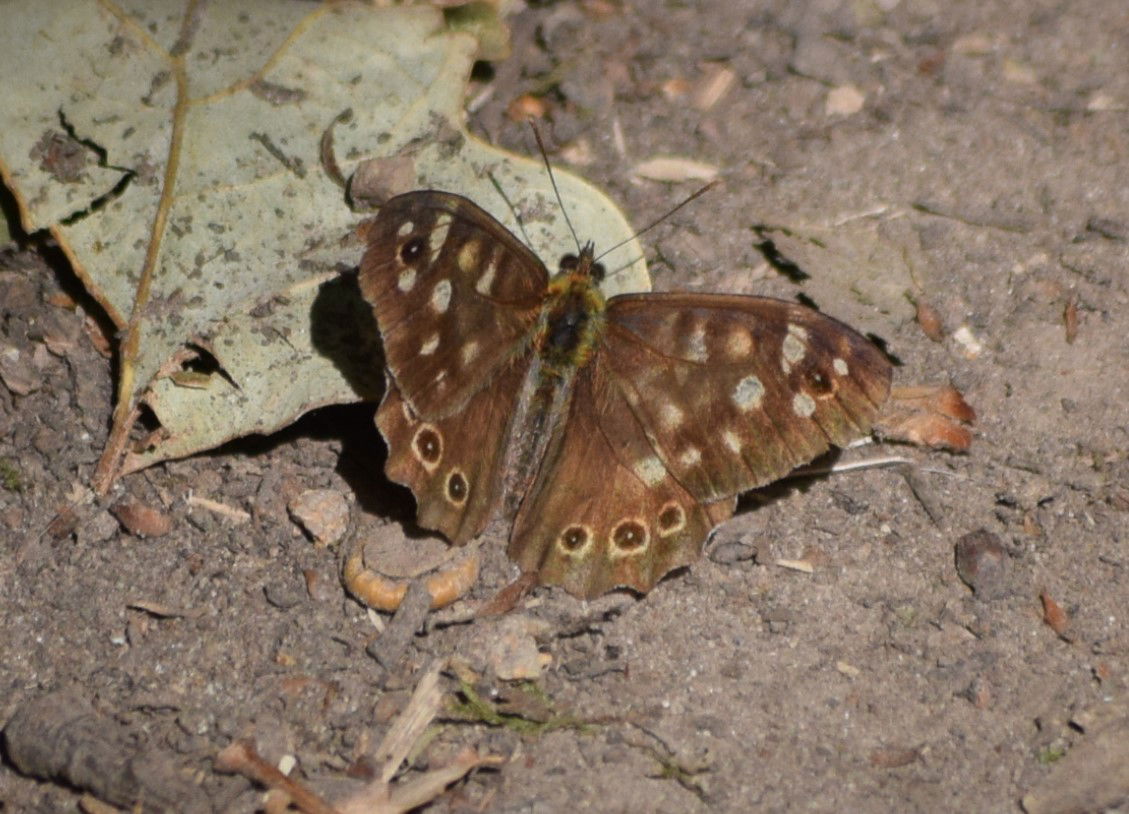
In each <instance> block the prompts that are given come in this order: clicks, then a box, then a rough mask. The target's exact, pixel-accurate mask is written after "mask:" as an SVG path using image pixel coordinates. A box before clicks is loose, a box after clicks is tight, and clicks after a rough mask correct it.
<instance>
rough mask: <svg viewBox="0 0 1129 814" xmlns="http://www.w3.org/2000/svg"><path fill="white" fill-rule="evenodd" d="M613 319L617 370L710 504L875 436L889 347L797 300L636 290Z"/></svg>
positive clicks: (612, 360) (607, 342)
mask: <svg viewBox="0 0 1129 814" xmlns="http://www.w3.org/2000/svg"><path fill="white" fill-rule="evenodd" d="M607 315H608V328H607V333H606V335H605V337H604V347H605V351H606V352H605V353H604V354H602V359H603V360H604V363H605V364H606V365H607V368H608V371H607V372H608V375H609V376H610V377H611V378H612V379H613V380H614V382H615V384H616V386H617V387H618V389H619V391H620V393H622V395H623V398H624V399H625V400H626V401H627V403H628V404H629V405H630V407H631V412H632V414H633V415H634V416H635V418H636V420H637V421H638V422H639V423H640V424H641V425H642V427H643V428H644V431H645V432H646V435H647V438H648V440H649V441H650V443H651V445H652V447H653V449H654V451H655V453H656V454H657V455H658V457H659V458H660V459H662V461H663V463H664V464H665V465H666V467H667V468H668V470H669V471H670V472H671V474H672V475H673V476H674V477H675V478H676V479H677V480H678V481H679V482H680V483H682V484H683V485H684V486H685V487H686V489H687V490H688V491H689V492H690V493H691V494H692V495H694V496H695V497H696V498H698V499H699V500H702V501H705V502H710V501H713V500H718V499H721V498H724V497H728V496H731V495H734V494H737V493H739V492H743V491H745V490H747V489H751V488H754V487H756V486H759V485H762V484H765V483H769V482H771V481H774V480H776V479H777V478H780V477H783V476H784V475H786V474H788V472H790V471H791V470H792V469H794V468H795V467H797V466H799V465H801V464H804V463H807V462H808V461H810V460H812V459H813V458H815V457H817V456H818V455H820V454H822V453H823V452H825V451H826V450H827V449H828V448H829V447H831V446H844V445H846V444H847V443H849V442H851V441H853V440H854V439H856V438H858V437H860V436H862V435H865V434H866V433H868V432H869V431H870V428H871V426H872V425H873V423H874V420H875V418H876V417H877V415H878V410H879V407H880V406H881V405H882V403H883V402H885V400H886V398H887V396H888V395H889V391H890V373H891V371H890V364H889V362H888V361H887V360H886V358H885V356H883V354H882V353H881V351H879V350H878V348H876V347H875V346H874V345H873V344H872V343H871V342H870V341H868V340H867V339H866V338H865V337H863V336H861V335H860V334H858V333H857V332H855V331H854V330H852V329H851V328H849V327H847V326H846V325H844V324H842V323H841V322H838V321H836V320H834V319H832V318H831V317H828V316H825V315H823V314H820V313H819V312H817V311H814V310H812V309H810V308H805V307H803V306H800V305H797V304H794V303H789V302H785V301H783V300H774V299H769V298H765V297H742V296H729V295H714V294H649V295H642V296H640V295H625V296H620V297H615V298H613V299H612V300H611V301H610V302H609V303H608V312H607Z"/></svg>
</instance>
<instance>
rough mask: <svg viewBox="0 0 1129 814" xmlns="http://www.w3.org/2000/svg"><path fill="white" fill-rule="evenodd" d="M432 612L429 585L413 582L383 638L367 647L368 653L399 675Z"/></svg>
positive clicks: (381, 635) (391, 671)
mask: <svg viewBox="0 0 1129 814" xmlns="http://www.w3.org/2000/svg"><path fill="white" fill-rule="evenodd" d="M430 609H431V596H430V594H429V593H428V590H427V586H426V584H425V583H424V582H423V581H421V580H413V581H412V582H411V583H410V584H409V586H408V589H407V591H406V593H405V596H404V600H403V602H401V603H400V607H398V608H396V612H395V614H393V616H392V620H391V621H390V622H389V623H388V626H387V627H386V628H385V629H384V632H383V633H381V634H380V638H378V639H377V640H376V641H374V642H373V643H372V644H370V645H369V646H368V647H367V648H365V652H366V653H368V654H369V655H370V656H372V658H374V659H375V660H376V661H377V663H378V664H380V666H381V667H383V668H384V669H385V670H388V671H389V672H390V673H395V672H397V670H398V668H399V667H400V664H401V663H402V662H403V660H404V656H405V654H406V653H407V652H408V648H409V647H410V646H411V643H412V639H413V638H414V637H415V635H416V634H417V633H418V632H419V631H420V629H421V628H422V627H423V623H424V620H425V619H427V612H428V611H429V610H430Z"/></svg>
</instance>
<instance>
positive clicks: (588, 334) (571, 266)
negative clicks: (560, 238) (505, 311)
mask: <svg viewBox="0 0 1129 814" xmlns="http://www.w3.org/2000/svg"><path fill="white" fill-rule="evenodd" d="M593 268H594V264H593V259H592V245H591V244H588V245H586V246H585V247H584V248H583V249H582V250H581V252H580V257H579V259H577V260H575V262H573V263H568V264H565V263H562V266H561V271H560V272H558V273H557V274H556V275H554V277H553V278H552V280H550V281H549V286H548V289H547V290H546V292H545V299H544V305H543V307H542V309H541V318H540V320H539V321H538V325H537V331H536V333H535V335H534V341H533V346H534V348H535V350H536V352H537V355H538V357H539V358H540V361H541V365H540V367H541V372H542V374H543V375H548V376H553V377H557V378H563V379H567V378H569V377H570V376H571V375H572V374H573V373H574V372H575V371H576V370H578V369H579V368H581V367H583V366H584V365H585V364H587V363H588V361H589V359H591V358H592V353H593V351H594V350H595V349H596V347H597V345H598V344H599V342H600V338H601V336H602V335H603V332H604V322H605V317H604V312H605V310H606V308H607V305H606V303H605V301H604V295H603V294H602V293H600V289H599V287H598V286H597V284H596V283H597V279H596V275H595V274H593Z"/></svg>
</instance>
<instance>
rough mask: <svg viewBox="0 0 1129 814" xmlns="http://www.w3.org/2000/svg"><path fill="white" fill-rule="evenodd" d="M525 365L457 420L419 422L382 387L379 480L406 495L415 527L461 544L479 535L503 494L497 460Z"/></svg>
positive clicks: (513, 368)
mask: <svg viewBox="0 0 1129 814" xmlns="http://www.w3.org/2000/svg"><path fill="white" fill-rule="evenodd" d="M525 367H526V365H524V364H514V365H508V366H506V367H505V368H503V369H502V370H500V371H497V373H496V375H495V378H494V379H493V381H492V383H491V386H490V387H488V388H485V389H482V390H479V391H478V392H477V393H475V394H474V395H472V396H471V397H470V399H469V401H467V403H466V405H465V406H464V407H463V409H462V410H460V411H459V412H458V413H455V414H454V415H451V416H447V417H446V418H437V419H432V420H430V421H428V420H424V419H421V418H420V417H419V416H418V414H416V413H415V411H414V410H412V408H411V407H410V406H409V405H408V403H407V402H406V401H405V400H404V398H403V396H401V394H400V391H399V389H398V388H397V387H396V384H395V383H394V382H389V383H388V389H387V391H386V392H385V394H384V400H383V401H381V403H380V408H379V409H378V410H377V412H376V425H377V427H378V428H379V429H380V433H381V435H383V436H384V438H385V440H386V441H387V442H388V462H387V463H386V464H385V466H384V471H385V474H387V475H388V477H389V478H390V479H391V480H393V481H395V482H396V483H400V484H403V485H404V486H407V487H409V488H410V489H411V490H412V494H413V495H415V499H416V504H417V506H418V515H417V522H418V523H419V524H420V525H421V526H423V527H424V528H429V529H435V530H437V531H440V532H442V533H443V534H444V535H445V536H446V537H447V538H448V539H449V540H451V542H453V543H457V544H459V545H462V544H464V543H466V542H468V541H470V540H471V539H473V538H474V537H476V536H477V535H478V534H480V533H481V532H482V530H483V528H485V526H486V523H487V522H488V521H489V519H490V515H491V512H492V511H493V509H494V507H495V506H496V505H497V503H498V499H499V497H500V492H501V477H502V473H501V460H502V452H503V447H504V445H505V442H506V438H507V436H508V427H509V422H510V419H511V417H512V413H513V400H512V398H499V394H512V393H516V392H517V391H518V390H519V389H520V387H521V382H522V378H523V376H524V373H525Z"/></svg>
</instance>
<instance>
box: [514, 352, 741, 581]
mask: <svg viewBox="0 0 1129 814" xmlns="http://www.w3.org/2000/svg"><path fill="white" fill-rule="evenodd" d="M601 355H602V354H600V353H598V354H597V356H596V358H595V359H593V360H592V362H591V363H590V364H589V365H587V366H586V367H584V368H582V369H581V371H580V373H579V374H578V376H577V379H576V382H575V385H574V390H573V394H572V397H571V400H570V402H569V406H568V409H567V415H566V417H565V419H564V420H563V421H562V422H560V423H559V424H558V428H557V432H556V435H555V436H554V438H553V439H552V440H551V441H550V443H549V447H548V450H547V452H546V454H545V458H544V460H543V461H542V463H541V468H540V471H539V473H538V476H537V478H536V480H535V481H534V483H533V485H532V486H531V488H530V489H529V491H528V492H527V493H526V497H525V499H524V500H523V502H522V504H521V508H520V510H519V511H518V514H517V517H516V518H515V519H514V526H513V532H512V535H511V538H510V545H509V548H508V554H509V556H510V558H511V559H513V560H514V561H515V562H517V564H518V565H519V566H520V567H521V569H522V571H523V572H527V573H528V572H536V573H537V574H538V578H539V580H540V581H541V582H542V583H545V584H551V585H560V586H562V587H564V588H565V589H566V590H568V591H569V592H570V593H572V594H575V595H576V596H579V597H582V598H592V597H596V596H599V595H601V594H603V593H606V592H607V591H610V590H612V589H613V588H616V587H620V586H625V587H629V588H633V589H635V590H637V591H641V592H646V591H649V590H650V589H651V588H652V587H654V585H655V583H656V582H658V580H660V579H661V578H662V577H663V575H664V574H666V573H668V572H669V571H671V570H672V569H674V568H678V567H680V566H683V565H688V564H689V563H691V562H693V561H694V560H695V559H697V557H698V556H699V554H700V553H701V550H702V546H703V544H704V543H705V540H706V536H707V535H708V534H709V532H710V530H711V529H712V528H713V527H714V526H716V525H717V524H718V523H721V522H722V521H724V520H725V519H727V518H728V517H729V516H730V515H731V514H732V513H733V505H734V504H733V501H732V500H728V501H720V502H718V503H715V504H713V505H711V506H703V505H702V504H701V503H699V502H698V501H697V500H695V499H694V497H693V496H692V495H691V494H690V493H689V492H688V491H687V490H686V489H685V488H684V487H683V486H682V485H681V484H679V483H678V482H677V481H676V480H675V479H673V478H671V477H669V475H668V474H667V472H666V470H665V468H664V467H663V465H662V463H661V462H660V461H659V460H658V458H656V457H655V455H654V452H653V450H652V448H651V445H650V443H649V442H648V440H647V437H646V435H645V433H644V431H643V427H642V426H641V425H640V424H639V422H638V420H637V419H636V417H635V416H634V415H633V413H632V412H631V409H630V407H629V406H628V404H627V402H626V401H625V400H624V399H623V397H622V396H621V395H620V394H619V392H618V390H617V389H616V387H615V385H614V384H613V383H612V382H610V381H609V380H608V378H607V375H606V366H605V365H603V364H602V363H601V358H600V357H601Z"/></svg>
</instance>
